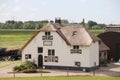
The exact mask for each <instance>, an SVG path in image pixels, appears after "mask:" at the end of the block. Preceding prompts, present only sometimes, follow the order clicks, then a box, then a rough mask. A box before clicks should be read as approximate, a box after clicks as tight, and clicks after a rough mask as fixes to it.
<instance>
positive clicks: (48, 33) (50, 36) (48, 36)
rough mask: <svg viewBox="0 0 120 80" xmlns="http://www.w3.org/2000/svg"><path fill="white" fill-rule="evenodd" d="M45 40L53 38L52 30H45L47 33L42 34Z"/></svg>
mask: <svg viewBox="0 0 120 80" xmlns="http://www.w3.org/2000/svg"><path fill="white" fill-rule="evenodd" d="M42 39H43V40H53V36H52V35H51V33H50V32H45V35H44V36H42Z"/></svg>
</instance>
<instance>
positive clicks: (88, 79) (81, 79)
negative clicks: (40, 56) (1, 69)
mask: <svg viewBox="0 0 120 80" xmlns="http://www.w3.org/2000/svg"><path fill="white" fill-rule="evenodd" d="M0 80H120V77H92V76H69V77H65V76H60V77H25V78H0Z"/></svg>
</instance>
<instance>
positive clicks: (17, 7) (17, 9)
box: [13, 6, 22, 12]
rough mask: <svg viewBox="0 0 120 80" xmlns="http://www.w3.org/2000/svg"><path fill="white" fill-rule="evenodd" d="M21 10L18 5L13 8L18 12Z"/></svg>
mask: <svg viewBox="0 0 120 80" xmlns="http://www.w3.org/2000/svg"><path fill="white" fill-rule="evenodd" d="M21 10H22V7H20V6H16V7H14V8H13V11H14V12H19V11H21Z"/></svg>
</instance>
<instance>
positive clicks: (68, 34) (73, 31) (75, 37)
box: [22, 23, 100, 50]
mask: <svg viewBox="0 0 120 80" xmlns="http://www.w3.org/2000/svg"><path fill="white" fill-rule="evenodd" d="M42 31H43V32H44V31H56V32H57V33H58V34H59V35H60V36H61V38H63V40H64V41H65V42H66V43H67V45H81V46H84V45H85V46H89V45H90V44H91V43H92V42H94V41H100V39H99V38H98V37H96V36H94V35H93V34H92V33H90V32H89V31H88V30H87V29H85V28H84V27H83V26H82V25H78V24H67V25H62V24H58V23H49V24H47V25H46V26H44V27H42V28H41V29H40V30H39V31H37V32H36V34H35V35H34V36H33V37H32V38H31V39H30V40H29V41H28V42H27V43H26V44H25V45H24V46H23V48H22V50H23V49H24V48H25V47H26V46H27V45H28V44H29V43H30V42H31V41H32V39H33V38H34V37H35V36H36V35H37V34H38V33H39V32H42Z"/></svg>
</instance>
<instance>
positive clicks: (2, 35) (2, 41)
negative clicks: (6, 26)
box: [0, 30, 35, 48]
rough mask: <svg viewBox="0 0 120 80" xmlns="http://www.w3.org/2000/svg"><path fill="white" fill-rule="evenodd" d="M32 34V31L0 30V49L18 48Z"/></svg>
mask: <svg viewBox="0 0 120 80" xmlns="http://www.w3.org/2000/svg"><path fill="white" fill-rule="evenodd" d="M34 33H35V31H34V30H0V47H2V48H20V47H21V46H23V45H24V44H25V43H26V41H28V40H29V39H30V37H31V36H32V35H33V34H34Z"/></svg>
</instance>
